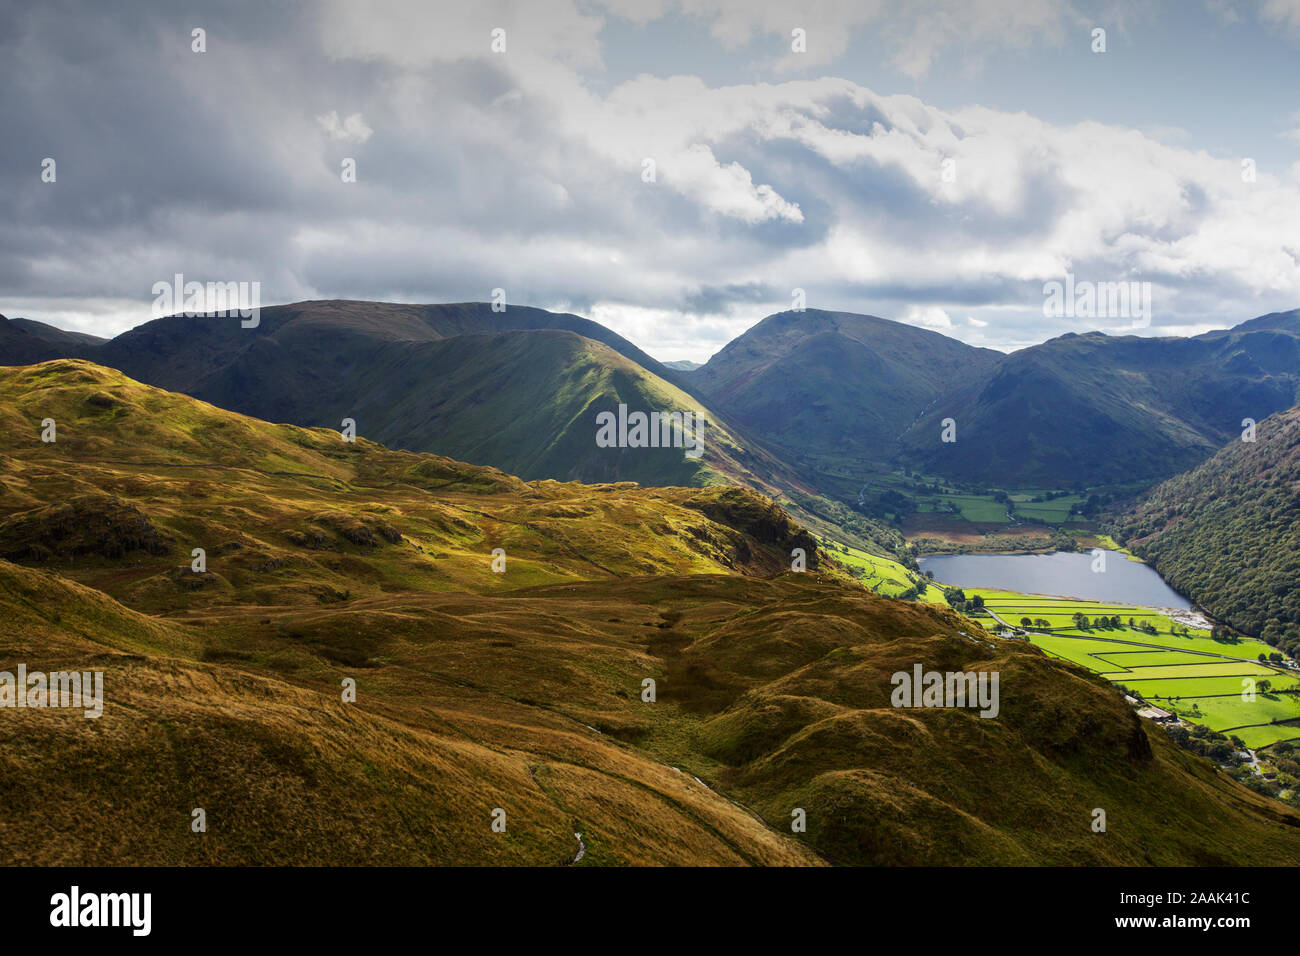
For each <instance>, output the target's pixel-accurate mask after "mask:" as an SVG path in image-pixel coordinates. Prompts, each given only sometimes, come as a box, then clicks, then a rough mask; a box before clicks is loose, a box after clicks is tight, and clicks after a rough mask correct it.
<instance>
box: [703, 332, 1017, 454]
mask: <svg viewBox="0 0 1300 956" xmlns="http://www.w3.org/2000/svg"><path fill="white" fill-rule="evenodd" d="M1001 359H1002V355H1001V353H998V352H994V351H992V350H990V349H978V348H972V347H971V346H969V345H966V344H964V343H962V342H959V341H957V340H956V339H951V338H948V337H947V336H943V335H940V334H939V333H937V332H931V331H927V330H925V329H919V328H915V327H913V326H910V325H905V324H903V323H900V322H890V321H888V320H886V319H879V318H876V317H874V316H869V315H855V314H853V313H849V312H825V311H822V310H820V309H809V310H807V311H804V312H780V313H777V314H776V315H770V316H768V317H767V318H765V319H763V320H762V321H761V322H759V323H758V324H757V325H755V326H754V327H753V328H751V329H749V330H748V331H747V332H745V333H744V334H743V335H741V336H739V337H738V338H736V339H734V340H733V341H731V342H729V343H728V344H727V345H726V346H725V347H724V348H723V349H722V350H721V351H720V352H718V353H717V354H716V355H714V356H713V357H712V358H711V359H709V361H708V363H707V364H705V365H704V366H703V367H702V368H699V369H697V370H696V371H694V372H691V373H690V379H689V381H690V383H691V387H692V388H694V389H696V390H697V391H698V392H699V393H700V394H702V395H703V396H705V397H706V398H707V399H709V400H710V401H711V402H713V403H714V404H715V405H716V406H717V407H718V408H719V410H720V411H722V412H723V413H724V414H727V415H730V416H733V417H734V418H735V420H736V421H737V422H739V423H740V424H742V425H745V426H748V427H750V428H752V429H754V430H755V432H756V433H757V434H760V435H761V436H762V437H763V439H764V440H765V441H768V442H770V443H772V444H774V445H776V446H778V447H779V448H781V449H782V450H783V451H784V452H787V453H790V454H792V455H796V456H799V457H800V458H814V459H815V458H818V457H821V456H830V457H834V458H844V457H856V458H862V459H866V460H868V461H870V462H879V461H883V460H888V459H890V458H892V457H893V456H894V455H895V454H896V453H897V451H898V444H897V439H898V436H899V435H900V434H901V433H902V432H903V430H904V429H905V428H906V427H907V426H908V425H909V424H911V422H912V421H913V420H914V419H915V418H916V417H917V416H918V415H919V414H921V413H922V411H924V410H925V409H926V408H927V407H928V406H929V405H930V404H931V403H932V402H934V401H935V400H936V399H937V398H938V397H939V396H940V395H942V394H944V393H945V392H947V391H949V390H951V389H952V388H954V387H958V386H960V385H961V384H962V383H963V382H967V381H971V380H974V379H978V378H979V377H980V376H982V375H985V374H987V372H988V371H989V370H990V369H991V368H993V367H994V366H995V365H996V364H997V363H998V362H999V361H1000V360H1001Z"/></svg>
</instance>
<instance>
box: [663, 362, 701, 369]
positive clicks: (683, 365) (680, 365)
mask: <svg viewBox="0 0 1300 956" xmlns="http://www.w3.org/2000/svg"><path fill="white" fill-rule="evenodd" d="M664 367H665V368H670V369H672V370H673V371H674V372H694V371H695V370H696V369H697V368H699V367H700V363H699V362H692V361H691V360H690V359H677V360H675V361H672V362H664Z"/></svg>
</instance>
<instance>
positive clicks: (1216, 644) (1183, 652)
mask: <svg viewBox="0 0 1300 956" xmlns="http://www.w3.org/2000/svg"><path fill="white" fill-rule="evenodd" d="M954 497H956V496H954ZM822 544H823V546H825V547H827V548H828V549H829V550H830V551H831V552H832V553H833V554H834V556H835V558H836V559H837V560H838V561H839V562H840V563H841V564H843V565H845V566H846V567H848V568H849V569H850V570H851V572H852V573H854V574H855V576H856V577H858V579H859V580H860V581H862V583H863V584H865V585H866V586H867V587H869V588H871V589H872V590H874V591H876V592H877V593H879V594H884V595H886V596H888V597H898V596H899V595H902V594H904V593H905V592H906V591H907V590H908V589H909V588H913V587H915V586H916V583H917V582H918V581H919V580H920V575H918V574H916V573H914V572H910V571H908V570H907V568H905V567H903V565H901V564H899V563H898V562H897V561H894V560H892V559H890V558H885V557H881V556H879V555H873V554H868V553H867V552H865V551H861V550H859V549H857V548H853V547H850V546H848V545H844V544H840V543H837V542H829V541H823V542H822ZM943 587H944V586H943V585H942V584H940V583H939V582H932V583H931V584H930V585H929V586H928V587H927V588H926V590H925V594H924V595H923V596H922V598H921V599H922V600H925V601H928V602H931V603H942V602H943V601H944V597H943ZM964 590H965V593H966V596H967V597H968V598H971V597H974V596H975V595H979V596H980V597H981V598H983V599H984V605H985V607H986V608H988V609H989V610H991V611H994V612H995V613H997V614H998V615H999V616H1000V617H1001V618H1002V619H1003V620H1005V621H1006V622H1007V623H1008V624H1011V625H1013V626H1014V627H1020V626H1021V624H1020V621H1021V618H1025V617H1028V618H1030V619H1031V620H1032V621H1038V620H1040V619H1041V620H1045V621H1047V622H1048V625H1047V628H1046V630H1047V631H1050V633H1038V632H1036V631H1034V630H1030V632H1029V634H1028V637H1029V640H1030V641H1031V642H1032V643H1034V644H1036V645H1037V646H1038V647H1040V648H1042V649H1043V650H1044V651H1045V652H1046V653H1047V654H1049V655H1050V656H1052V657H1056V658H1059V659H1061V660H1066V661H1070V662H1071V663H1074V664H1078V665H1079V666H1080V667H1084V668H1087V669H1088V670H1090V671H1092V672H1094V673H1096V674H1099V675H1101V676H1102V677H1104V678H1106V679H1107V680H1109V681H1111V682H1112V683H1115V684H1122V685H1123V686H1125V687H1127V688H1129V689H1130V690H1131V691H1133V692H1135V693H1137V694H1140V695H1141V696H1142V697H1143V698H1144V699H1146V700H1148V701H1150V702H1151V703H1153V704H1155V705H1156V706H1158V707H1161V708H1163V709H1164V710H1168V711H1172V712H1174V713H1176V714H1178V715H1179V716H1180V717H1183V718H1184V719H1186V720H1189V721H1192V722H1194V723H1201V724H1205V725H1206V726H1207V727H1209V728H1210V729H1211V730H1216V731H1220V732H1230V733H1233V734H1235V735H1237V736H1238V737H1240V738H1241V739H1242V740H1243V741H1245V742H1246V745H1247V746H1249V747H1257V746H1258V747H1262V746H1265V745H1267V744H1270V743H1275V742H1276V741H1279V740H1290V739H1300V694H1286V693H1278V692H1279V691H1286V690H1291V689H1297V690H1300V675H1297V674H1294V673H1289V672H1279V670H1278V669H1277V668H1275V667H1270V666H1267V665H1265V664H1262V663H1260V662H1259V660H1258V658H1259V655H1260V654H1265V655H1267V654H1269V653H1272V652H1274V648H1273V647H1271V646H1270V645H1268V644H1266V643H1264V642H1263V641H1259V640H1256V639H1254V638H1250V637H1243V638H1235V639H1232V640H1215V639H1214V638H1213V637H1211V636H1210V632H1209V631H1207V630H1204V629H1201V628H1194V627H1188V628H1187V630H1186V633H1183V628H1182V625H1178V624H1177V623H1176V622H1175V621H1173V620H1172V619H1171V618H1169V617H1167V616H1166V615H1164V614H1161V613H1160V612H1159V611H1154V610H1152V609H1150V608H1143V607H1135V606H1133V605H1127V604H1112V603H1105V602H1099V601H1082V600H1075V599H1072V598H1052V597H1046V596H1043V595H1035V594H1017V593H1015V592H1013V591H1000V590H996V589H993V588H966V589H964ZM1075 614H1083V615H1085V616H1086V617H1087V618H1088V619H1089V621H1093V620H1095V619H1096V618H1098V617H1106V618H1111V617H1115V616H1118V617H1119V619H1120V621H1121V622H1122V623H1121V624H1120V626H1118V627H1112V626H1109V625H1106V626H1091V627H1089V628H1087V629H1080V628H1079V627H1078V626H1077V625H1076V624H1075V622H1074V615H1075ZM1130 619H1131V620H1132V621H1133V624H1134V625H1135V626H1133V627H1130V626H1129V623H1128V622H1129V620H1130ZM976 620H978V621H979V622H980V623H981V624H982V625H983V626H984V627H985V628H986V629H988V630H989V631H990V632H992V633H997V632H998V631H1000V630H1001V629H1002V628H1001V625H999V624H998V623H997V622H996V621H995V620H994V619H993V618H992V617H990V616H987V615H985V616H977V617H976ZM1142 625H1150V626H1152V627H1154V628H1155V630H1156V633H1154V634H1152V633H1149V632H1147V631H1144V630H1141V626H1142ZM1175 626H1177V627H1178V628H1179V631H1178V633H1174V627H1175ZM1034 627H1038V625H1037V624H1035V625H1034ZM1211 655H1213V656H1211ZM1246 677H1250V678H1253V679H1254V680H1255V681H1261V680H1268V681H1269V682H1270V683H1271V684H1272V688H1273V689H1272V691H1271V692H1270V693H1269V694H1268V695H1263V694H1256V697H1255V700H1254V701H1246V700H1242V697H1241V695H1242V683H1241V682H1242V679H1243V678H1246ZM1275 720H1278V721H1283V720H1285V721H1293V722H1294V723H1291V724H1287V725H1279V724H1275V723H1273V721H1275Z"/></svg>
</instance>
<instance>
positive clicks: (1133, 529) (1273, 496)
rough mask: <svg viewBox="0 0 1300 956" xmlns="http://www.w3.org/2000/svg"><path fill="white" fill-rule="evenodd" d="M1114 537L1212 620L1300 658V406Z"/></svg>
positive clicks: (1152, 495) (1148, 504) (1146, 505)
mask: <svg viewBox="0 0 1300 956" xmlns="http://www.w3.org/2000/svg"><path fill="white" fill-rule="evenodd" d="M1113 530H1114V533H1115V535H1116V536H1117V537H1118V538H1120V539H1121V540H1122V541H1124V542H1125V543H1126V544H1127V545H1128V546H1129V547H1130V548H1132V550H1133V551H1134V553H1136V554H1138V555H1139V556H1141V557H1142V558H1145V559H1146V560H1148V561H1150V562H1151V564H1152V565H1153V566H1154V567H1155V568H1156V569H1157V570H1158V571H1159V572H1160V573H1161V574H1162V575H1163V576H1164V578H1165V579H1166V580H1167V581H1168V582H1169V583H1170V584H1172V585H1173V586H1174V587H1175V588H1177V589H1178V590H1179V591H1181V592H1182V593H1183V594H1186V595H1187V596H1188V597H1190V598H1192V599H1193V600H1194V601H1196V602H1197V603H1198V604H1200V605H1202V606H1203V607H1205V608H1206V609H1207V610H1208V611H1209V612H1210V613H1211V614H1213V615H1215V616H1216V617H1218V618H1220V619H1222V620H1224V621H1226V622H1227V623H1229V624H1231V625H1232V626H1233V627H1235V628H1237V629H1238V630H1241V631H1244V632H1246V633H1247V634H1251V635H1253V636H1256V637H1263V638H1264V639H1265V640H1267V641H1268V642H1269V643H1270V644H1274V645H1275V646H1280V647H1282V648H1283V649H1285V650H1286V651H1287V652H1288V653H1290V654H1292V655H1293V656H1294V655H1297V654H1300V407H1297V408H1291V409H1288V410H1286V411H1284V412H1278V413H1277V414H1274V415H1272V416H1270V417H1269V418H1267V419H1265V420H1264V421H1261V422H1260V423H1259V424H1258V426H1257V427H1256V431H1255V441H1253V442H1250V441H1243V440H1242V436H1241V435H1238V437H1237V438H1236V439H1234V440H1233V441H1230V442H1229V443H1228V444H1227V445H1226V446H1225V447H1224V448H1223V449H1222V450H1221V451H1220V452H1219V453H1218V454H1216V455H1215V456H1214V457H1213V458H1211V459H1210V460H1209V461H1207V462H1204V463H1203V464H1201V465H1199V466H1197V467H1196V468H1194V469H1192V470H1191V471H1189V472H1187V473H1186V474H1182V475H1179V476H1178V477H1176V478H1172V479H1170V480H1169V481H1166V482H1165V483H1164V484H1162V485H1160V486H1158V487H1156V488H1154V489H1152V490H1151V491H1150V492H1148V493H1147V494H1146V495H1144V496H1143V497H1142V499H1141V500H1140V501H1139V502H1138V503H1137V504H1136V505H1135V506H1133V507H1132V508H1131V509H1130V510H1128V511H1127V512H1125V513H1123V514H1121V515H1119V516H1118V517H1117V518H1116V519H1115V521H1114V526H1113Z"/></svg>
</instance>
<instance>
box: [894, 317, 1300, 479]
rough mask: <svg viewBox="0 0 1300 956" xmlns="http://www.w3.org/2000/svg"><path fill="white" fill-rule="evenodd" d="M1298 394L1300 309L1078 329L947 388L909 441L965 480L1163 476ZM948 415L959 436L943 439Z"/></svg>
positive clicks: (923, 459) (921, 458)
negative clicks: (1191, 330)
mask: <svg viewBox="0 0 1300 956" xmlns="http://www.w3.org/2000/svg"><path fill="white" fill-rule="evenodd" d="M1265 320H1267V321H1265ZM1297 399H1300V313H1296V312H1292V313H1285V314H1280V315H1277V316H1270V317H1262V318H1261V319H1259V320H1252V321H1251V322H1247V323H1243V324H1242V325H1240V326H1238V327H1237V328H1236V329H1231V330H1227V331H1218V332H1210V333H1206V334H1205V335H1200V336H1197V337H1195V338H1189V339H1182V338H1143V337H1139V336H1108V335H1104V334H1102V333H1100V332H1090V333H1088V334H1086V335H1077V334H1074V333H1071V334H1067V335H1063V336H1061V337H1059V338H1056V339H1052V340H1051V341H1049V342H1044V343H1043V344H1042V345H1036V346H1033V347H1031V348H1027V349H1021V350H1020V351H1018V352H1014V353H1012V354H1011V355H1009V356H1007V357H1006V359H1005V360H1003V361H1002V362H1001V363H1000V364H999V365H998V366H997V368H996V369H995V370H993V371H991V372H990V373H989V374H987V375H986V376H983V377H982V378H981V379H979V380H977V381H974V382H971V383H968V384H966V385H964V386H962V387H959V388H956V389H954V390H953V391H951V392H950V393H948V394H946V395H944V396H943V398H942V399H940V400H939V401H938V402H936V403H935V404H934V405H933V406H932V407H931V408H930V409H928V411H927V413H926V414H925V415H924V416H922V417H921V419H920V420H919V421H917V422H916V423H915V425H914V426H912V427H911V428H910V429H908V431H907V433H906V435H905V436H904V438H903V441H904V444H905V446H906V448H907V452H906V453H907V456H908V458H909V459H910V460H912V461H915V462H917V463H918V464H920V465H921V466H922V467H923V468H924V469H925V470H927V471H932V472H936V473H939V474H942V475H945V476H947V477H950V478H957V479H960V480H964V481H976V482H986V483H993V484H998V485H1001V486H1002V487H1022V488H1023V487H1030V486H1055V485H1060V484H1070V483H1077V484H1082V485H1096V484H1106V483H1119V484H1122V483H1127V482H1132V481H1138V480H1147V481H1154V480H1159V479H1162V478H1167V477H1168V476H1170V475H1172V474H1175V473H1176V472H1178V471H1181V470H1183V469H1186V468H1189V467H1191V466H1193V465H1195V464H1197V463H1198V462H1200V461H1203V460H1204V459H1205V458H1206V457H1208V456H1209V455H1210V454H1212V453H1213V451H1214V450H1215V449H1216V448H1218V447H1219V446H1221V445H1222V444H1223V443H1224V442H1226V441H1227V440H1228V439H1229V438H1230V437H1231V436H1232V435H1234V434H1237V433H1239V432H1240V429H1241V420H1242V419H1243V418H1253V419H1255V420H1256V421H1259V420H1261V419H1263V418H1265V417H1267V416H1268V415H1270V414H1272V413H1273V412H1276V411H1279V410H1280V409H1284V408H1289V407H1290V406H1292V405H1294V404H1295V403H1296V401H1297ZM945 418H952V419H954V421H955V422H956V424H957V440H956V441H955V442H950V443H944V442H942V441H941V436H942V427H941V423H942V421H943V419H945Z"/></svg>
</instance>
